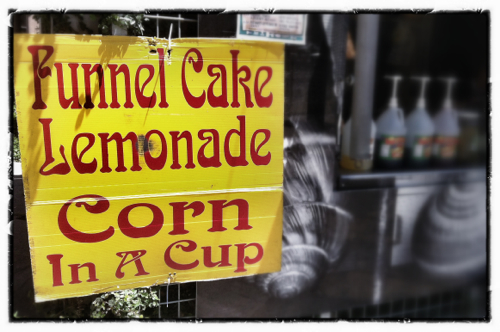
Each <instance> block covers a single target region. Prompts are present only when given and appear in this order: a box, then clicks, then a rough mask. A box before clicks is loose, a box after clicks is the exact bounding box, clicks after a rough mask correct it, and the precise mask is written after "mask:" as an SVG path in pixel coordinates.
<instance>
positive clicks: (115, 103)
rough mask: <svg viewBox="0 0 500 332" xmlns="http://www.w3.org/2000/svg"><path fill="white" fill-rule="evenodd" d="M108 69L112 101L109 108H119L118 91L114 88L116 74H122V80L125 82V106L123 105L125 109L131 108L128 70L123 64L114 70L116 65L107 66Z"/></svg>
mask: <svg viewBox="0 0 500 332" xmlns="http://www.w3.org/2000/svg"><path fill="white" fill-rule="evenodd" d="M108 67H109V69H111V74H110V75H111V94H112V98H113V100H112V101H111V105H110V106H111V108H120V103H119V102H118V89H117V87H116V76H118V74H120V73H121V74H123V78H124V80H125V96H126V97H125V98H126V101H125V104H124V105H123V106H124V107H125V108H132V107H134V104H133V103H132V93H131V91H130V90H131V89H130V70H129V69H128V66H127V65H126V64H123V65H121V66H120V68H118V70H116V68H117V67H118V65H113V64H110V65H108Z"/></svg>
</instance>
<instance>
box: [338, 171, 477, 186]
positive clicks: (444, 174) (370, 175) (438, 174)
mask: <svg viewBox="0 0 500 332" xmlns="http://www.w3.org/2000/svg"><path fill="white" fill-rule="evenodd" d="M485 180H486V167H485V166H484V167H457V168H448V169H430V170H398V171H369V172H353V171H346V170H342V169H341V170H340V175H339V179H338V189H339V190H351V189H377V188H399V187H415V186H424V185H437V184H444V183H448V182H453V181H459V182H470V181H485Z"/></svg>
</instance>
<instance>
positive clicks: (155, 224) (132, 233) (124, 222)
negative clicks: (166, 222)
mask: <svg viewBox="0 0 500 332" xmlns="http://www.w3.org/2000/svg"><path fill="white" fill-rule="evenodd" d="M140 206H143V207H146V208H148V209H150V210H151V212H153V220H152V221H151V223H150V224H149V225H147V226H144V227H135V226H133V225H132V224H131V223H130V221H129V219H128V215H129V213H130V211H132V210H133V209H135V208H136V207H140ZM118 226H119V227H120V230H121V231H122V233H123V234H124V235H125V236H128V237H131V238H133V239H138V238H141V237H151V236H154V235H156V234H158V232H159V231H160V230H161V227H162V226H163V213H162V212H161V210H160V208H159V207H157V206H156V205H153V204H148V203H137V204H132V205H129V206H127V207H126V208H124V209H123V210H122V211H121V212H120V214H119V215H118Z"/></svg>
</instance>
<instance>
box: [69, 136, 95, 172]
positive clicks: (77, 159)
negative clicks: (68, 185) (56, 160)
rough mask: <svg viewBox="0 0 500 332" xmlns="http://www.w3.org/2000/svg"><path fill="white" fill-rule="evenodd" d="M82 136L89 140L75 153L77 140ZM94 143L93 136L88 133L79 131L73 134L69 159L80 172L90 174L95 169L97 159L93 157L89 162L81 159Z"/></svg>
mask: <svg viewBox="0 0 500 332" xmlns="http://www.w3.org/2000/svg"><path fill="white" fill-rule="evenodd" d="M82 137H85V138H87V139H88V140H89V143H88V144H87V146H86V147H85V148H84V149H83V150H82V152H80V154H78V153H77V148H78V140H79V139H80V138H82ZM94 143H95V136H94V135H93V134H90V133H81V134H78V135H76V136H75V138H74V139H73V146H72V147H71V159H72V160H73V166H75V169H76V171H77V172H78V173H80V174H92V173H94V172H95V171H96V169H97V160H96V159H95V158H94V160H92V161H91V162H90V163H84V162H83V161H82V158H83V155H84V154H85V152H87V151H88V150H89V149H90V148H91V147H92V146H94Z"/></svg>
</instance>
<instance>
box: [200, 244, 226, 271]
mask: <svg viewBox="0 0 500 332" xmlns="http://www.w3.org/2000/svg"><path fill="white" fill-rule="evenodd" d="M229 247H231V245H230V244H226V245H222V246H219V248H221V259H220V261H218V262H215V263H214V262H212V247H201V249H203V264H205V266H206V267H216V266H220V267H224V266H232V264H230V263H229Z"/></svg>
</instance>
